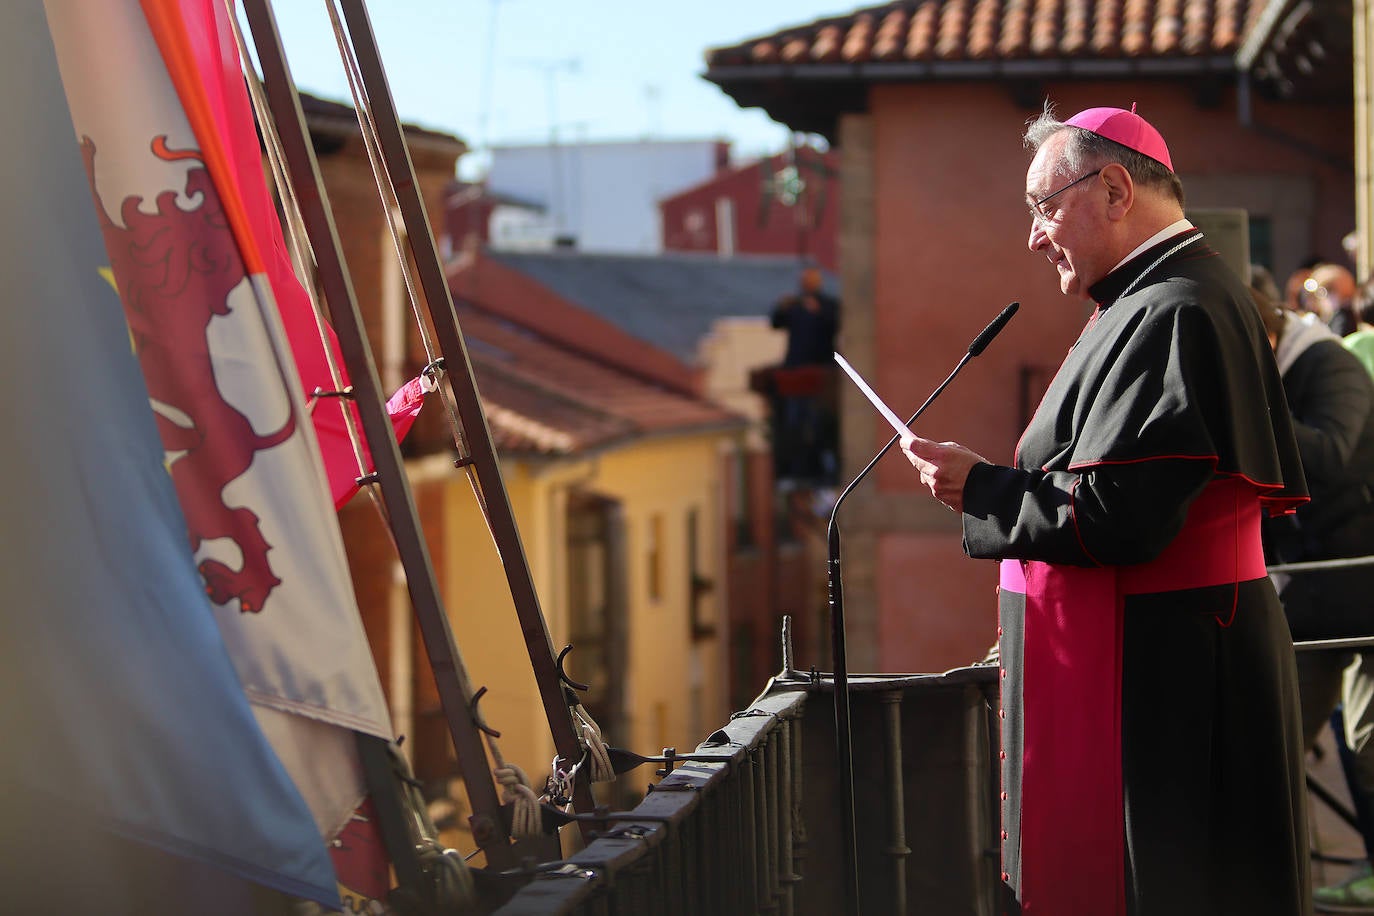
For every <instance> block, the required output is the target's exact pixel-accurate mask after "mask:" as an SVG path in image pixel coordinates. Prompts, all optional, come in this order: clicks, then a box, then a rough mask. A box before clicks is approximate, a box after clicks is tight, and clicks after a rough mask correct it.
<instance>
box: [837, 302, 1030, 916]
mask: <svg viewBox="0 0 1374 916" xmlns="http://www.w3.org/2000/svg"><path fill="white" fill-rule="evenodd" d="M1020 307H1021V304H1020V303H1019V302H1013V303H1011V304H1010V305H1008V306H1007V307H1006V308H1004V309H1002V311H1001V312H1000V313H999V314H998V315H997V317H996V318H994V319H992V321H991V323H989V324H988V326H987V327H985V328H983V330H982V333H980V334H979V335H978V336H977V337H975V338H974V339H973V343H971V344H969V347H968V352H967V353H965V354H964V355H963V358H961V359H960V360H959V363H958V365H956V366H955V367H954V369H953V370H952V371H951V372H950V373H949V375H947V376H945V380H944V381H943V382H941V383H940V385H939V387H938V388H936V389H935V390H934V391H932V392H931V393H930V397H928V398H926V400H925V403H924V404H922V405H921V406H920V407H918V408H917V409H916V412H915V413H914V414H912V415H911V419H909V420H907V421H906V425H907V426H911V424H913V423H915V422H916V420H917V419H918V418H919V417H920V416H921V414H923V413H925V410H926V408H927V407H929V406H930V405H931V402H933V401H934V400H935V399H936V398H937V397H939V396H940V392H942V391H944V390H945V388H946V387H947V386H948V385H949V383H950V382H952V381H954V377H955V376H956V375H958V374H959V372H960V370H962V369H963V368H964V366H965V365H966V364H967V363H968V361H969V360H971V359H973V358H974V357H975V356H978V355H979V354H981V353H982V352H983V351H984V350H986V349H987V346H988V344H990V343H992V339H993V338H994V337H996V336H997V335H998V334H1000V333H1001V331H1002V328H1004V327H1006V324H1007V322H1008V321H1010V320H1011V316H1013V315H1015V314H1016V310H1017V309H1019V308H1020ZM900 438H901V435H900V434H897V435H894V436H893V437H892V438H891V439H889V440H887V445H884V446H883V447H882V448H881V449H879V451H878V454H876V455H874V456H873V460H871V461H869V462H868V464H867V465H865V466H864V469H863V470H862V471H860V472H859V473H858V474H857V475H856V476H855V477H854V479H853V480H851V481H850V482H849V484H848V485H847V486H846V487H845V488H844V489H843V490H841V491H840V495H839V496H838V497H836V499H835V505H834V507H833V508H832V509H831V510H830V524H829V525H828V526H827V528H826V543H827V545H828V547H829V554H830V557H829V561H828V563H827V566H826V572H827V577H828V584H829V592H830V653H831V655H832V656H834V658H833V662H834V666H835V672H834V677H835V749H836V756H837V757H838V758H839V777H840V812H841V817H840V819H841V827H842V837H841V840H842V842H841V851H840V854H841V855H842V856H843V857H844V860H845V861H844V878H845V899H846V900H847V901H848V907H847V909H848V912H849V913H850V916H859V911H860V905H859V850H858V842H857V831H856V828H855V815H854V760H853V754H852V740H851V736H850V728H849V663H848V661H847V660H846V657H845V638H844V586H843V583H842V581H841V577H840V529H839V525H838V524H837V523H836V519H837V517H838V516H839V512H840V505H841V504H842V503H843V502H844V500H845V497H846V496H848V495H849V494H850V493H851V492H853V490H854V488H855V487H856V486H858V484H859V481H861V480H863V479H864V478H865V477H866V476H868V472H869V471H871V470H873V468H874V466H875V465H877V463H878V461H879V459H881V458H882V457H883V456H884V455H886V454H887V451H888V449H890V448H892V446H893V445H895V444H896V443H897V441H898V440H899V439H900Z"/></svg>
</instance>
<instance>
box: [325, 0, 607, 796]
mask: <svg viewBox="0 0 1374 916" xmlns="http://www.w3.org/2000/svg"><path fill="white" fill-rule="evenodd" d="M340 2H341V6H342V8H343V15H344V20H345V21H346V22H347V24H348V33H349V36H350V38H351V39H352V44H353V50H354V52H355V53H356V54H357V63H358V69H359V70H360V71H361V74H362V81H363V85H364V87H365V89H366V93H367V102H368V104H369V105H370V106H371V108H372V111H373V113H374V114H375V116H376V126H377V134H378V139H379V142H380V144H381V149H382V156H383V159H384V160H385V161H386V163H387V166H388V168H389V169H390V170H392V175H393V181H392V184H393V185H394V186H395V191H396V199H397V203H398V204H399V206H400V209H401V215H402V217H403V219H404V221H405V226H406V237H407V239H408V242H409V245H410V251H411V254H412V256H413V257H414V259H415V267H416V272H417V273H418V275H419V279H420V285H421V287H422V288H423V290H424V298H425V303H426V305H427V306H428V309H429V314H430V317H431V319H433V322H434V331H435V336H436V337H437V338H438V340H439V347H440V349H441V350H442V351H443V354H444V361H445V368H446V369H447V372H448V377H449V382H450V385H451V387H452V390H453V397H454V401H455V403H456V408H457V411H458V416H459V419H460V420H461V422H462V426H463V430H464V432H465V433H466V434H467V445H468V451H469V455H468V458H469V460H470V461H471V463H472V465H473V468H474V470H475V471H476V474H477V478H478V480H480V481H481V483H482V493H483V495H484V497H485V498H486V507H487V515H488V524H489V525H490V527H491V532H492V536H493V537H494V538H495V540H496V543H497V545H498V546H499V547H500V555H501V564H502V566H503V567H504V568H505V572H506V581H507V584H508V586H509V588H510V593H511V598H512V599H513V601H514V603H515V612H516V616H517V617H518V619H519V622H520V631H521V633H522V634H523V635H524V639H525V648H526V651H527V652H528V654H529V659H530V664H531V666H532V667H533V668H534V678H535V682H536V683H537V684H538V686H539V696H540V699H541V700H542V701H543V705H544V715H545V717H546V718H547V719H548V723H549V731H550V732H551V734H552V736H553V743H554V748H555V749H556V750H557V752H558V756H559V757H560V758H561V759H562V760H564V761H567V762H568V765H569V767H571V766H572V765H573V764H575V763H576V762H578V761H580V760H581V759H582V756H583V748H582V744H581V741H580V740H579V738H578V734H577V732H576V731H575V730H574V727H573V721H572V716H571V714H570V712H569V702H570V697H569V696H568V694H567V692H566V691H565V688H564V682H563V679H562V678H561V676H560V673H559V670H558V664H557V657H556V653H555V651H554V647H553V640H552V638H551V637H550V635H549V630H548V625H547V623H546V621H545V619H544V614H543V611H542V610H541V609H540V606H539V596H538V594H537V593H536V592H535V588H534V579H533V576H532V575H531V573H530V568H529V562H528V560H527V559H526V557H525V550H524V546H523V545H522V543H521V540H520V531H519V529H518V528H517V527H516V524H515V513H514V511H513V509H512V508H511V505H510V498H509V496H508V494H507V493H506V487H505V483H504V482H503V480H502V476H501V464H500V461H499V460H498V458H497V454H496V448H495V446H494V445H493V443H492V439H491V432H490V430H489V429H488V428H487V421H486V415H485V413H484V411H483V409H482V402H481V400H480V399H479V398H478V395H477V383H476V381H475V379H474V378H473V375H472V364H471V362H470V361H469V360H468V354H467V347H466V346H465V345H464V343H463V336H462V333H461V331H460V330H459V327H458V316H457V313H456V312H455V311H454V309H453V298H452V296H451V294H450V292H449V288H448V281H447V278H446V277H445V275H444V268H443V265H442V264H441V263H440V262H439V257H438V249H437V246H436V245H435V244H434V235H433V232H432V230H431V229H430V226H429V219H428V216H427V215H426V213H425V206H424V200H423V199H422V198H421V197H420V190H419V187H420V186H419V182H418V181H417V180H416V177H415V169H414V166H413V164H412V163H411V160H410V152H409V150H408V149H407V147H406V144H405V137H404V135H403V133H402V131H401V122H400V118H399V116H398V115H397V113H396V107H395V104H394V102H393V100H392V97H391V89H390V87H389V86H388V84H387V79H386V72H385V71H384V70H383V68H382V62H381V57H380V55H379V54H378V51H377V42H376V38H375V37H374V35H373V32H372V24H371V22H370V21H369V19H368V15H367V9H366V7H365V6H364V4H363V2H362V0H340ZM398 172H399V180H397V174H396V173H398ZM417 239H418V240H419V241H420V242H421V243H422V244H416V240H417ZM585 773H586V769H585V768H582V769H580V770H579V771H578V776H577V779H576V781H575V783H574V785H573V803H574V805H575V807H576V809H577V810H578V811H583V812H586V811H591V810H592V809H593V807H594V806H595V801H594V799H593V798H592V793H591V786H590V783H589V782H588V780H587V778H586V777H585Z"/></svg>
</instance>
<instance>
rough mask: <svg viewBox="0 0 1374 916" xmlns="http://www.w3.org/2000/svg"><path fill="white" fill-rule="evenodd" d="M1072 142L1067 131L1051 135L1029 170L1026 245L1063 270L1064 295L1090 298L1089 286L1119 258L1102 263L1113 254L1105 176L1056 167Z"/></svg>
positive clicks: (1027, 174)
mask: <svg viewBox="0 0 1374 916" xmlns="http://www.w3.org/2000/svg"><path fill="white" fill-rule="evenodd" d="M1068 140H1069V134H1068V132H1067V131H1061V132H1060V133H1057V134H1055V135H1054V136H1052V137H1050V138H1049V139H1048V140H1046V141H1045V142H1044V144H1042V145H1041V147H1040V149H1039V150H1037V151H1036V153H1035V158H1034V159H1032V160H1031V164H1030V168H1029V169H1027V170H1026V202H1027V203H1028V204H1029V205H1030V206H1031V231H1030V238H1029V239H1028V240H1027V242H1026V244H1027V245H1028V246H1029V248H1030V250H1031V251H1038V252H1040V253H1042V254H1044V255H1045V257H1046V258H1048V259H1049V261H1050V263H1051V264H1053V265H1054V267H1055V270H1057V271H1059V289H1060V291H1061V292H1063V293H1064V295H1066V296H1084V297H1086V296H1087V295H1088V287H1090V286H1092V285H1093V284H1094V283H1096V282H1097V281H1098V280H1100V279H1102V278H1103V277H1104V276H1106V275H1107V271H1109V270H1110V269H1111V268H1112V267H1113V266H1115V262H1113V263H1111V264H1108V263H1103V262H1104V261H1106V260H1107V257H1108V255H1107V251H1106V245H1105V243H1104V234H1103V230H1104V229H1105V228H1106V226H1105V215H1104V211H1103V206H1102V201H1103V195H1102V183H1101V179H1100V178H1099V177H1098V175H1097V174H1095V173H1094V170H1093V169H1091V168H1085V169H1083V172H1084V175H1070V174H1068V173H1066V172H1065V171H1064V170H1063V169H1059V168H1056V166H1058V165H1060V163H1061V161H1062V158H1063V157H1062V155H1061V154H1062V151H1063V149H1064V145H1065V144H1066V143H1067V142H1068ZM1080 179H1081V180H1080ZM1075 182H1076V183H1075ZM1070 184H1072V186H1071V187H1070ZM1037 201H1040V202H1041V203H1039V204H1037V203H1036V202H1037Z"/></svg>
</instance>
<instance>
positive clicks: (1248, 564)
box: [963, 230, 1311, 916]
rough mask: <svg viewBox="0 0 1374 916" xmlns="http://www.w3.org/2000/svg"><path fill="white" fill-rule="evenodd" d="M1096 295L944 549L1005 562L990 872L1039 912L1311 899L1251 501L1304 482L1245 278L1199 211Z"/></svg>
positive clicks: (1024, 908)
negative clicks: (1220, 250) (996, 858)
mask: <svg viewBox="0 0 1374 916" xmlns="http://www.w3.org/2000/svg"><path fill="white" fill-rule="evenodd" d="M1090 292H1091V294H1092V296H1093V298H1094V299H1095V300H1096V301H1097V303H1098V309H1097V311H1096V312H1095V313H1094V314H1093V316H1092V318H1091V319H1090V320H1089V321H1088V324H1087V326H1086V327H1085V328H1084V330H1083V332H1082V334H1081V335H1080V337H1079V339H1078V341H1077V343H1075V344H1074V346H1073V348H1072V349H1071V350H1070V351H1069V354H1068V356H1067V357H1066V358H1065V360H1064V363H1063V365H1062V366H1061V367H1060V369H1059V372H1058V374H1057V375H1056V376H1055V378H1054V380H1053V381H1052V382H1051V383H1050V386H1049V388H1048V390H1047V391H1046V393H1045V397H1044V399H1043V400H1042V401H1041V403H1040V406H1039V408H1038V409H1037V411H1036V413H1035V416H1034V418H1033V419H1032V420H1031V422H1030V425H1029V426H1028V427H1027V428H1026V431H1025V432H1024V433H1023V435H1022V437H1021V441H1020V443H1019V444H1018V446H1017V454H1016V462H1015V467H1000V466H993V465H987V464H980V465H978V466H977V467H975V468H974V470H973V472H972V473H971V474H970V477H969V480H968V484H967V486H966V487H965V491H964V501H965V504H964V517H963V523H964V548H965V550H966V551H967V552H968V554H969V555H970V556H972V557H983V558H992V559H998V560H1002V561H1003V562H1002V564H1001V569H1002V575H1001V589H1000V592H999V615H1000V625H999V637H1000V639H1001V658H1002V662H1001V664H1002V666H1003V667H1002V671H1001V674H1002V682H1001V683H1002V691H1001V696H1002V701H1001V710H1000V712H999V715H1000V716H1001V717H1002V754H1003V761H1002V763H1003V767H1002V784H1003V794H1002V798H1003V802H1002V804H1003V812H1002V814H1003V817H1002V821H1003V836H1002V840H1003V868H1002V872H1003V874H1002V878H1003V881H1004V883H1005V884H1006V885H1007V886H1008V887H1009V888H1010V889H1011V894H1010V896H1012V897H1013V898H1014V903H1013V905H1012V906H1013V910H1015V911H1018V912H1023V913H1027V914H1044V916H1118V914H1122V916H1124V914H1132V916H1190V914H1198V916H1202V914H1206V916H1222V914H1236V916H1269V914H1272V916H1295V914H1304V913H1308V912H1310V909H1311V897H1310V887H1309V881H1310V879H1309V875H1308V848H1307V828H1306V813H1305V812H1306V796H1305V789H1304V778H1303V757H1302V741H1301V723H1300V719H1299V712H1298V699H1297V687H1296V678H1295V674H1294V662H1293V650H1292V645H1291V640H1290V637H1289V634H1288V629H1287V625H1286V623H1285V621H1284V616H1283V610H1282V608H1281V606H1280V605H1279V602H1278V598H1277V597H1276V595H1275V594H1274V590H1273V588H1272V587H1271V585H1270V582H1269V579H1268V577H1267V576H1266V575H1265V567H1264V559H1263V554H1262V552H1261V547H1260V534H1259V522H1260V514H1261V511H1268V512H1270V513H1271V514H1272V513H1279V512H1286V511H1291V510H1292V509H1293V508H1294V507H1295V506H1296V505H1298V504H1299V503H1301V502H1303V501H1304V500H1305V499H1306V486H1305V484H1304V481H1303V476H1302V471H1301V466H1300V464H1299V460H1298V455H1297V450H1296V447H1295V445H1294V440H1293V432H1292V426H1291V423H1290V421H1289V418H1288V412H1287V408H1286V406H1285V403H1284V397H1283V388H1282V385H1281V383H1280V380H1279V374H1278V370H1277V367H1276V366H1275V364H1274V360H1273V356H1272V353H1271V352H1270V349H1269V346H1268V342H1267V340H1266V338H1265V335H1264V331H1263V328H1262V326H1261V324H1260V321H1259V314H1258V312H1257V310H1256V309H1255V307H1254V305H1253V304H1252V303H1251V302H1250V300H1249V294H1248V292H1247V290H1246V289H1245V287H1244V285H1243V284H1242V283H1241V282H1240V281H1239V280H1238V279H1237V278H1236V277H1235V275H1234V274H1233V273H1232V272H1231V271H1230V270H1229V269H1228V268H1227V267H1226V266H1225V265H1224V264H1223V263H1222V261H1221V258H1220V257H1219V256H1218V255H1217V253H1216V251H1215V250H1213V249H1212V248H1210V247H1209V246H1208V245H1207V244H1206V243H1205V242H1204V241H1202V238H1201V234H1200V233H1199V232H1197V231H1196V230H1189V231H1188V232H1186V233H1183V234H1181V235H1178V236H1175V237H1174V238H1172V239H1169V240H1167V241H1165V242H1163V243H1161V244H1159V245H1156V246H1154V247H1152V248H1151V249H1149V250H1147V251H1145V252H1144V253H1142V254H1140V255H1139V256H1137V257H1135V258H1133V259H1132V260H1131V261H1130V262H1129V263H1127V264H1125V265H1123V266H1122V267H1120V268H1118V269H1117V270H1116V271H1114V272H1113V273H1111V274H1110V275H1109V276H1107V277H1106V278H1105V279H1103V280H1102V281H1101V282H1099V283H1098V284H1096V285H1095V286H1094V287H1093V288H1092V289H1091V290H1090Z"/></svg>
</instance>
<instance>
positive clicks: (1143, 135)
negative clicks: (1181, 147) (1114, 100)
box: [1064, 102, 1174, 172]
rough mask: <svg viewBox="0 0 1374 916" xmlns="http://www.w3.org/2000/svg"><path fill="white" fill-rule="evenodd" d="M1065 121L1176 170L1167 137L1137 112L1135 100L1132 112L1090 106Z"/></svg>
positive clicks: (1132, 104) (1071, 125)
mask: <svg viewBox="0 0 1374 916" xmlns="http://www.w3.org/2000/svg"><path fill="white" fill-rule="evenodd" d="M1064 123H1065V124H1067V125H1069V126H1070V127H1078V128H1081V129H1082V130H1087V131H1092V132H1093V133H1095V134H1097V135H1098V136H1099V137H1106V138H1107V139H1108V140H1115V141H1116V142H1117V143H1120V144H1121V145H1122V146H1125V147H1129V148H1130V149H1133V150H1135V151H1136V152H1137V153H1140V154H1141V155H1143V156H1149V157H1150V158H1151V159H1153V160H1155V161H1156V162H1158V163H1161V164H1162V165H1163V166H1164V167H1165V168H1167V169H1168V170H1169V171H1171V172H1172V171H1173V170H1174V163H1173V161H1172V160H1171V159H1170V158H1169V147H1167V146H1165V145H1164V138H1163V137H1161V136H1160V135H1159V131H1157V130H1155V129H1154V127H1153V126H1151V125H1150V122H1149V121H1146V120H1145V119H1144V118H1142V117H1141V116H1140V115H1138V114H1136V113H1135V103H1134V102H1132V103H1131V110H1130V111H1126V110H1125V109H1122V108H1089V109H1087V110H1086V111H1080V112H1079V113H1078V114H1076V115H1074V116H1073V117H1072V118H1069V119H1068V120H1067V121H1065V122H1064Z"/></svg>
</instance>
